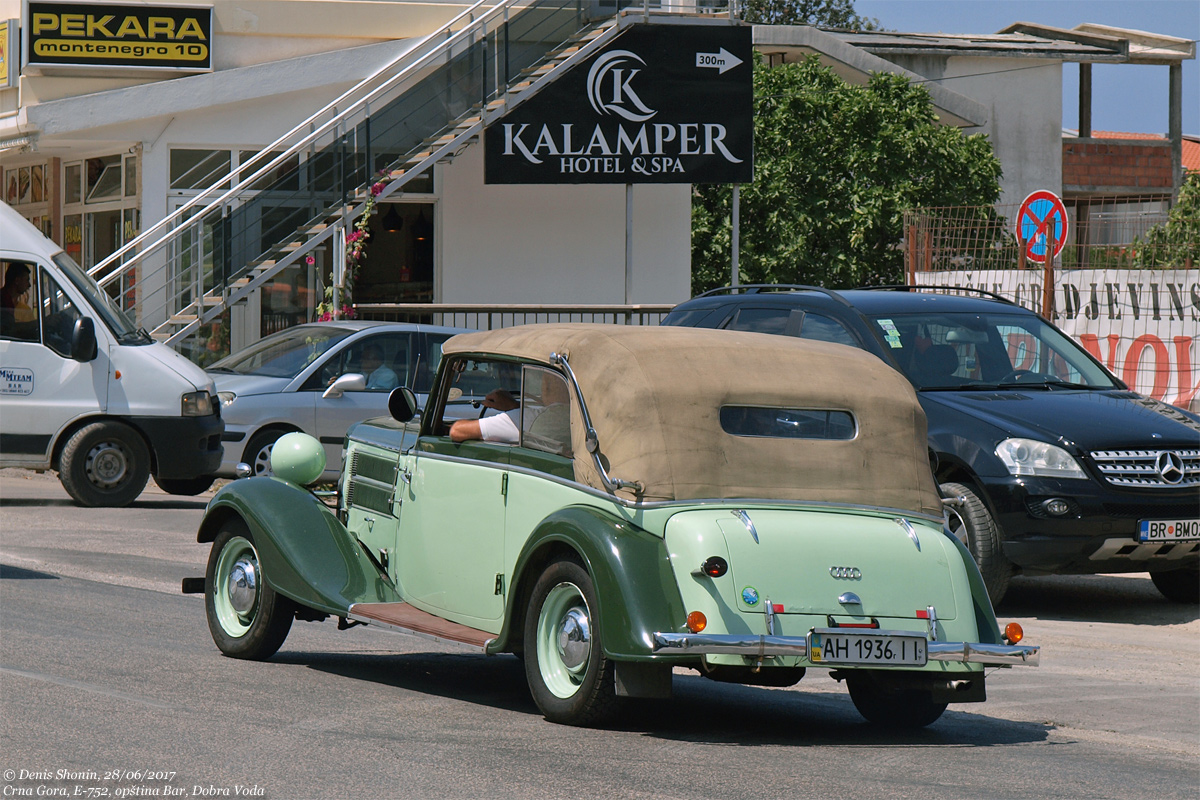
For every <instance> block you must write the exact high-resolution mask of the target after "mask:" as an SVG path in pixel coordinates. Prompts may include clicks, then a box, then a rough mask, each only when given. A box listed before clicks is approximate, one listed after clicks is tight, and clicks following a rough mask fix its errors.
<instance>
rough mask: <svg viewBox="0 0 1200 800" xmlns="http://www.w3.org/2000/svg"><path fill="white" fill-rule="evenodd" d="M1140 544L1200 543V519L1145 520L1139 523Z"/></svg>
mask: <svg viewBox="0 0 1200 800" xmlns="http://www.w3.org/2000/svg"><path fill="white" fill-rule="evenodd" d="M1137 538H1138V541H1139V542H1195V541H1200V519H1167V520H1159V519H1144V520H1141V521H1140V522H1138V536H1137Z"/></svg>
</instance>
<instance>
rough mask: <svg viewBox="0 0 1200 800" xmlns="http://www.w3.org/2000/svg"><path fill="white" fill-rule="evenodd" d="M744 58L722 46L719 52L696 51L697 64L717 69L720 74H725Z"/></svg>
mask: <svg viewBox="0 0 1200 800" xmlns="http://www.w3.org/2000/svg"><path fill="white" fill-rule="evenodd" d="M741 63H742V60H741V59H740V58H738V57H737V56H735V55H734V54H733V53H731V52H729V51H728V50H726V49H725V48H724V47H722V48H721V52H719V53H696V66H697V67H707V68H709V69H715V70H717V73H718V74H719V75H724V74H725V73H726V72H728V71H729V70H731V69H733V68H734V67H736V66H737V65H738V64H741Z"/></svg>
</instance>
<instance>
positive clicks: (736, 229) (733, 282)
mask: <svg viewBox="0 0 1200 800" xmlns="http://www.w3.org/2000/svg"><path fill="white" fill-rule="evenodd" d="M741 189H742V186H741V184H739V183H735V184H734V185H733V215H732V216H733V248H732V249H733V253H732V257H733V264H732V265H731V266H730V272H731V273H732V274H731V276H730V279H729V285H730V286H737V285H738V283H739V281H738V256H739V252H738V250H739V246H740V244H741V243H740V241H739V240H740V233H741V213H740V212H741V209H740V208H739V206H740V205H741V197H742V191H741Z"/></svg>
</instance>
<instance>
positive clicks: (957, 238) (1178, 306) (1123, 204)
mask: <svg viewBox="0 0 1200 800" xmlns="http://www.w3.org/2000/svg"><path fill="white" fill-rule="evenodd" d="M1066 211H1067V219H1066V220H1065V221H1063V222H1065V224H1061V225H1055V226H1050V225H1045V226H1043V227H1041V228H1040V229H1035V230H1030V228H1029V227H1028V226H1026V228H1025V230H1024V231H1022V230H1021V229H1020V227H1019V226H1018V225H1017V224H1016V215H1017V212H1018V207H1017V206H1009V207H996V208H994V207H990V206H988V207H960V208H931V209H916V210H913V211H911V212H908V213H907V214H906V215H905V241H904V248H905V250H904V252H905V266H906V268H907V272H908V278H909V282H910V283H914V284H918V285H922V286H954V287H965V288H974V289H985V290H988V291H991V292H994V293H996V294H999V295H1001V296H1003V297H1005V298H1007V299H1009V300H1012V301H1013V302H1015V303H1017V304H1019V305H1022V306H1025V307H1026V308H1029V309H1031V310H1034V311H1037V312H1039V313H1041V314H1042V315H1043V316H1045V317H1046V318H1047V319H1050V320H1051V321H1052V322H1054V323H1055V324H1056V325H1058V326H1059V327H1060V328H1062V329H1063V330H1064V331H1066V332H1067V333H1068V334H1070V335H1071V336H1072V337H1074V338H1075V340H1076V341H1078V342H1079V343H1080V344H1081V345H1083V346H1084V347H1085V348H1086V349H1088V350H1089V351H1090V352H1091V353H1092V355H1094V356H1095V357H1096V358H1097V359H1099V360H1100V361H1101V362H1103V363H1104V364H1105V365H1106V366H1107V367H1108V368H1109V370H1111V371H1112V372H1113V373H1114V374H1115V375H1116V376H1117V377H1118V378H1121V379H1122V380H1124V381H1125V382H1126V383H1127V384H1129V386H1130V387H1131V388H1133V389H1135V390H1137V391H1139V392H1141V393H1142V394H1145V395H1148V396H1150V397H1153V398H1155V399H1159V400H1165V401H1166V402H1169V403H1174V404H1175V405H1177V406H1180V407H1181V408H1190V409H1193V410H1200V269H1197V266H1196V264H1195V260H1196V258H1197V256H1198V255H1200V234H1198V232H1200V219H1179V218H1178V217H1177V218H1176V219H1175V220H1173V221H1172V220H1170V219H1169V216H1168V214H1169V201H1168V199H1167V198H1165V197H1153V196H1151V197H1134V198H1120V199H1112V198H1108V199H1104V198H1100V199H1097V198H1083V199H1078V200H1074V201H1070V200H1069V201H1067V202H1066ZM1168 222H1170V225H1168ZM1022 234H1024V235H1022ZM1038 237H1040V238H1038ZM1060 239H1061V240H1063V241H1061V242H1060V241H1059V240H1060ZM1047 252H1057V253H1058V255H1057V257H1056V258H1053V259H1050V260H1049V262H1047V260H1046V258H1045V254H1046V253H1047Z"/></svg>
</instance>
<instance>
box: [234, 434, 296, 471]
mask: <svg viewBox="0 0 1200 800" xmlns="http://www.w3.org/2000/svg"><path fill="white" fill-rule="evenodd" d="M287 432H288V431H282V430H278V429H275V430H266V431H259V432H258V433H256V434H254V435H253V436H251V437H250V443H249V444H247V445H246V450H245V452H243V453H242V460H243V461H245V462H246V463H247V464H249V465H250V469H251V472H250V477H251V478H257V477H258V476H259V475H274V474H275V473H274V472H272V471H271V449H272V448H273V447H275V443H276V442H277V441H279V437H281V436H283V435H284V434H285V433H287Z"/></svg>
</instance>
